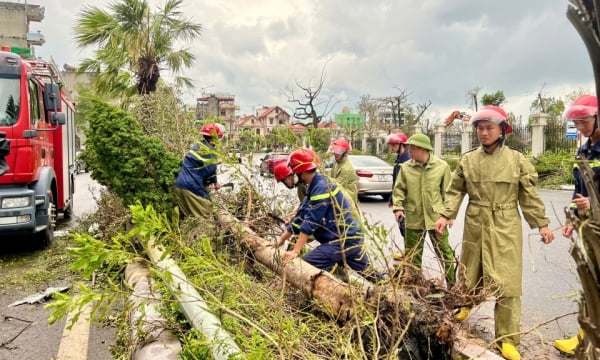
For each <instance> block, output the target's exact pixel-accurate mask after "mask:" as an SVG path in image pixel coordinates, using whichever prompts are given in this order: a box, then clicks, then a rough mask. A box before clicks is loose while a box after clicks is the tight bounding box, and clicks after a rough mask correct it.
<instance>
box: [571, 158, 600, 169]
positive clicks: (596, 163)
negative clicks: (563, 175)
mask: <svg viewBox="0 0 600 360" xmlns="http://www.w3.org/2000/svg"><path fill="white" fill-rule="evenodd" d="M582 161H583V160H582ZM587 162H588V164H589V165H590V167H591V168H600V160H588V161H587ZM573 169H579V162H577V161H576V162H575V163H574V164H573Z"/></svg>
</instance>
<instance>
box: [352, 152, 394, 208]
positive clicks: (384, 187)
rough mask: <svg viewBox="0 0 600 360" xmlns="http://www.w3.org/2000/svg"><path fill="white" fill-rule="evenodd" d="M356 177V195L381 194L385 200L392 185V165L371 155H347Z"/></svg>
mask: <svg viewBox="0 0 600 360" xmlns="http://www.w3.org/2000/svg"><path fill="white" fill-rule="evenodd" d="M348 160H350V162H351V163H352V166H354V170H355V171H356V176H357V177H358V182H357V187H358V196H365V195H381V196H383V199H384V200H387V199H388V198H389V197H390V194H391V193H392V187H393V186H394V182H393V177H392V174H393V172H394V167H393V166H392V165H390V164H388V163H387V162H385V161H384V160H382V159H380V158H378V157H377V156H372V155H348Z"/></svg>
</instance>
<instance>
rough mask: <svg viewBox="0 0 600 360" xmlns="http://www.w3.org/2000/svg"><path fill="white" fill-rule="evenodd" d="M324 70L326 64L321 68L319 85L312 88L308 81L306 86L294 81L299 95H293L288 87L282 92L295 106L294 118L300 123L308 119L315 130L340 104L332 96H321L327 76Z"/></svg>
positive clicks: (291, 89) (292, 91) (292, 90)
mask: <svg viewBox="0 0 600 360" xmlns="http://www.w3.org/2000/svg"><path fill="white" fill-rule="evenodd" d="M326 68H327V64H325V66H323V70H321V77H320V79H319V83H318V84H317V85H316V86H314V87H313V86H312V85H311V83H310V81H309V82H308V84H307V85H303V84H302V82H300V81H298V80H296V81H295V82H296V86H297V87H298V89H299V90H300V94H298V95H297V94H295V92H294V88H292V87H289V86H288V87H287V88H286V89H285V90H284V92H283V93H284V95H285V96H287V98H288V102H290V103H294V104H295V106H294V110H293V116H294V118H295V119H298V120H300V121H302V122H304V121H305V120H307V119H310V120H311V124H312V126H313V128H315V129H316V128H317V126H318V124H319V123H320V122H321V119H323V118H324V117H327V116H328V115H329V114H330V113H331V111H333V108H334V107H335V105H337V104H338V103H339V102H340V100H338V99H335V97H334V95H323V93H322V91H323V86H324V84H325V77H326V75H327V72H326Z"/></svg>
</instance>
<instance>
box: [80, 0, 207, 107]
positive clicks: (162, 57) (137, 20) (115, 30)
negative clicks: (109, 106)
mask: <svg viewBox="0 0 600 360" xmlns="http://www.w3.org/2000/svg"><path fill="white" fill-rule="evenodd" d="M182 1H183V0H167V1H166V3H165V5H164V7H163V8H159V9H158V11H157V12H152V11H151V10H150V8H149V5H148V1H147V0H120V2H115V3H111V4H110V5H109V8H110V12H107V11H104V10H102V9H100V8H98V7H96V6H85V7H84V8H83V10H82V11H81V12H80V14H79V19H78V20H77V22H76V25H75V34H76V35H75V40H76V42H77V45H78V46H79V47H80V48H87V47H91V46H95V47H97V50H96V51H95V56H94V58H91V59H86V60H84V61H83V62H82V63H81V65H80V66H79V69H78V70H79V71H80V72H86V71H87V72H95V73H97V77H96V79H95V81H94V88H95V89H96V90H97V91H98V92H99V93H100V94H103V95H108V96H112V97H121V98H126V97H128V96H131V95H133V94H135V93H137V94H140V95H145V94H148V93H150V92H153V91H155V90H156V84H157V82H158V79H159V77H160V71H161V70H169V71H171V72H172V73H173V74H177V73H179V72H180V71H181V70H182V69H183V68H189V67H190V66H191V65H192V64H193V62H194V60H195V56H194V55H193V54H192V53H191V52H190V51H189V50H188V49H179V50H175V49H174V45H175V44H176V43H178V42H179V41H185V42H190V41H193V40H194V39H196V38H197V37H198V36H200V32H201V30H202V25H200V24H196V23H193V22H191V21H190V20H187V19H184V18H183V17H182V13H181V12H180V11H179V10H178V8H179V6H180V5H181V3H182ZM175 80H176V82H177V85H185V86H189V87H191V85H192V82H191V80H190V79H189V78H185V77H179V76H177V77H176V78H175Z"/></svg>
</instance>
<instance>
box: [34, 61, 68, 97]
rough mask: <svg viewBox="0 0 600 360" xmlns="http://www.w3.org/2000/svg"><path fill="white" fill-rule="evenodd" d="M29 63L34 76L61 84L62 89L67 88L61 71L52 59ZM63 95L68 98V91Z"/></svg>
mask: <svg viewBox="0 0 600 360" xmlns="http://www.w3.org/2000/svg"><path fill="white" fill-rule="evenodd" d="M27 62H28V63H29V65H30V66H31V69H32V70H33V71H32V75H33V76H38V77H42V78H45V79H49V80H51V81H53V82H55V83H57V84H59V85H60V86H61V87H62V88H66V86H67V83H66V81H65V79H64V78H63V76H62V74H61V73H60V71H59V70H58V66H56V63H55V62H54V59H52V58H50V61H38V60H28V61H27ZM46 82H48V81H46ZM65 90H66V89H65ZM63 93H64V94H65V95H67V97H68V91H63Z"/></svg>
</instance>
